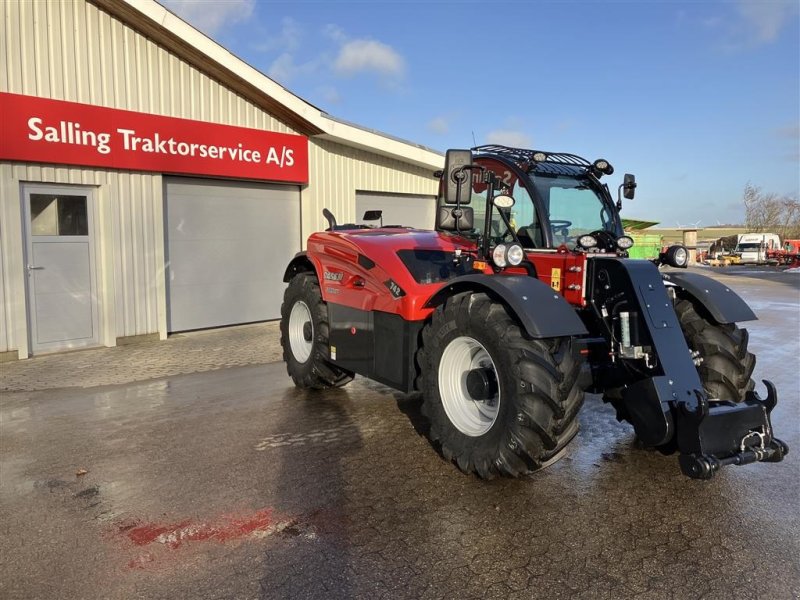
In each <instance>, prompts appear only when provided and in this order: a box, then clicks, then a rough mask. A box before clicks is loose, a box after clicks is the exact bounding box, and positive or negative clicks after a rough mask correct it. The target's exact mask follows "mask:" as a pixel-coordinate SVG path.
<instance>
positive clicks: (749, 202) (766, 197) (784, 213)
mask: <svg viewBox="0 0 800 600" xmlns="http://www.w3.org/2000/svg"><path fill="white" fill-rule="evenodd" d="M742 200H743V202H744V211H745V223H746V225H747V230H748V231H752V232H754V233H761V232H771V233H777V234H778V235H780V236H781V239H786V238H795V237H798V236H800V202H798V200H797V198H793V197H791V196H786V195H783V196H781V195H779V194H776V193H774V192H769V193H765V192H763V191H762V190H761V188H760V187H756V186H754V185H752V184H750V183H748V184H747V185H745V186H744V194H743V197H742Z"/></svg>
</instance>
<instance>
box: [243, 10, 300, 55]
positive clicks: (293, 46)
mask: <svg viewBox="0 0 800 600" xmlns="http://www.w3.org/2000/svg"><path fill="white" fill-rule="evenodd" d="M302 37H303V31H302V29H301V28H300V26H299V25H298V24H297V21H295V20H294V19H292V18H291V17H285V18H283V19H282V20H281V30H280V33H278V35H269V34H268V35H267V37H266V39H264V40H263V41H259V42H258V43H256V44H254V45H253V48H254V49H256V50H258V51H259V52H274V51H279V52H283V53H288V52H294V51H296V50H297V49H298V48H299V47H300V40H301V39H302Z"/></svg>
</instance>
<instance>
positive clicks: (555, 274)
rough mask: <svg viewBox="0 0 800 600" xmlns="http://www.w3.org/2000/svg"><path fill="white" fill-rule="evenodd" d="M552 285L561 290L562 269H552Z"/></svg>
mask: <svg viewBox="0 0 800 600" xmlns="http://www.w3.org/2000/svg"><path fill="white" fill-rule="evenodd" d="M550 287H551V288H553V289H554V290H557V291H560V290H561V269H555V268H554V269H552V270H551V271H550Z"/></svg>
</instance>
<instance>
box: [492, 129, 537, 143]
mask: <svg viewBox="0 0 800 600" xmlns="http://www.w3.org/2000/svg"><path fill="white" fill-rule="evenodd" d="M532 141H533V140H531V136H529V135H528V134H527V133H523V132H522V131H519V130H518V129H493V130H492V131H490V132H489V133H487V134H486V143H487V144H501V145H503V146H512V147H514V148H530V147H532V145H533V144H532Z"/></svg>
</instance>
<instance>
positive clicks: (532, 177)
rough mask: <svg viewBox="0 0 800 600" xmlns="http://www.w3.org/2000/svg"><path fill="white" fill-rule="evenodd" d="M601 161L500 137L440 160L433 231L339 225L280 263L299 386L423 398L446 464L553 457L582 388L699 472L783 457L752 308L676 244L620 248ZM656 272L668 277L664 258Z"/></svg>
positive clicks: (631, 183)
mask: <svg viewBox="0 0 800 600" xmlns="http://www.w3.org/2000/svg"><path fill="white" fill-rule="evenodd" d="M612 172H613V168H612V166H611V165H610V164H609V163H608V161H606V160H603V159H600V160H596V161H594V162H589V161H587V160H585V159H583V158H581V157H579V156H575V155H572V154H566V153H554V152H542V151H535V150H525V149H518V148H509V147H505V146H495V145H493V146H480V147H477V148H473V149H472V150H450V151H448V152H447V155H446V160H445V168H444V171H443V172H441V173H439V174H438V175H439V176H440V178H441V183H440V194H439V199H438V206H437V216H436V222H435V224H434V229H433V230H432V231H424V230H418V229H412V228H407V227H401V226H380V227H370V226H366V225H355V224H344V225H339V224H337V223H336V220H335V218H334V217H333V215H331V214H330V213H329V212H328V211H327V210H326V211H324V214H325V215H326V218H327V219H328V222H329V227H328V229H327V230H326V231H324V232H319V233H314V234H313V235H311V236H310V237H309V239H308V245H307V251H305V252H301V253H299V254H298V255H297V256H296V257H295V258H294V259H293V260H292V261H291V263H290V264H289V265H288V267H287V269H286V273H285V277H284V281H285V282H287V283H288V287H287V289H286V292H285V296H284V303H283V307H282V311H281V315H282V320H281V343H282V345H283V351H284V359H285V361H286V364H287V369H288V372H289V375H291V377H292V379H293V380H294V382H295V384H296V385H297V386H299V387H302V388H315V389H324V388H330V387H338V386H342V385H345V384H347V383H348V382H349V381H350V380H352V379H353V376H354V374H360V375H363V376H365V377H368V378H371V379H374V380H376V381H379V382H381V383H383V384H386V385H388V386H391V387H393V388H396V389H398V390H401V391H403V392H415V391H418V392H421V393H422V402H423V404H422V412H423V414H424V415H425V417H426V418H427V419H428V421H429V423H430V428H429V432H428V435H429V437H430V440H431V442H432V443H433V445H434V446H435V447H437V448H438V449H439V450H440V451H441V453H442V454H443V455H444V456H445V457H446V458H447V459H449V460H452V461H453V462H454V463H455V464H456V465H457V466H458V467H459V468H460V469H461V470H463V471H465V472H467V473H475V474H477V475H479V476H480V477H483V478H491V477H494V476H497V475H504V476H518V475H520V474H524V473H527V472H529V471H532V470H536V469H539V468H542V467H543V466H545V465H547V464H549V463H550V462H552V461H554V460H555V459H557V458H558V457H559V456H560V453H561V452H562V451H563V449H564V448H565V446H566V445H567V444H568V443H569V442H570V440H572V438H573V437H574V436H575V434H576V432H577V430H578V421H577V419H576V416H577V414H578V411H579V410H580V408H581V405H582V403H583V398H584V393H585V392H590V393H602V394H603V396H604V399H605V400H606V401H608V402H610V403H612V404H613V406H614V407H615V408H616V410H617V415H618V418H619V419H620V420H625V421H628V422H629V423H631V424H632V425H633V427H634V430H635V432H636V434H637V436H638V438H639V439H640V440H641V441H642V442H643V443H644V444H645V445H648V446H651V447H655V448H658V449H659V450H661V451H662V452H665V453H678V460H679V464H680V468H681V470H682V471H683V473H684V474H685V475H687V476H689V477H692V478H698V479H709V478H711V477H712V476H714V474H715V473H716V472H718V470H719V469H720V468H721V467H723V466H725V465H743V464H747V463H754V462H759V461H761V462H778V461H780V460H782V459H783V457H784V456H785V455H786V453H787V452H788V448H787V446H786V444H784V443H783V442H782V441H780V440H779V439H777V438H776V437H774V435H773V431H772V424H771V421H770V414H771V412H772V410H773V408H774V407H775V404H776V402H777V395H776V391H775V387H774V386H773V385H772V384H771V383H770V382H768V381H765V382H764V383H765V385H766V389H767V395H766V398H761V397H760V396H759V394H757V393H756V392H755V391H754V382H753V380H752V379H751V374H752V373H753V368H754V366H755V357H754V356H753V354H751V353H750V352H749V351H748V335H747V330H745V329H742V328H740V327H739V326H738V325H737V323H740V322H743V321H749V320H753V319H755V318H756V316H755V315H754V314H753V312H752V310H750V308H749V307H748V306H747V304H745V302H744V301H743V300H742V299H741V298H740V297H739V296H737V295H736V294H735V293H734V292H733V291H731V290H730V289H729V288H728V287H726V286H725V285H724V284H722V283H719V282H717V281H714V280H712V279H709V278H707V277H704V276H701V275H699V274H696V273H692V272H688V271H685V270H682V269H680V267H686V263H687V261H688V253H687V251H686V248H684V247H683V246H672V247H670V248H668V249H667V251H666V252H663V253H662V254H661V256H660V257H659V258H658V259H656V260H655V261H647V260H634V259H630V258H628V252H627V251H628V249H629V248H630V247H631V246H632V244H633V240H632V239H631V238H629V237H627V236H625V235H623V230H622V224H621V221H620V216H619V212H620V209H621V205H622V197H625V198H628V199H631V198H633V196H634V190H635V188H636V182H635V178H634V177H633V176H632V175H625V177H624V182H623V183H622V184H621V185H620V186H619V189H618V190H617V201H616V202H614V200H613V199H612V197H611V193H610V190H609V188H608V186H607V185H605V184H603V183H602V182H601V179H602V177H603V176H605V175H610V174H611V173H612ZM663 265H668V266H671V267H678V269H675V270H661V269H660V268H659V267H660V266H663Z"/></svg>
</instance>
